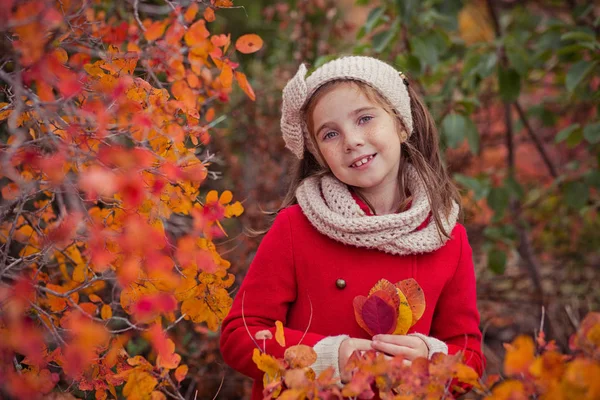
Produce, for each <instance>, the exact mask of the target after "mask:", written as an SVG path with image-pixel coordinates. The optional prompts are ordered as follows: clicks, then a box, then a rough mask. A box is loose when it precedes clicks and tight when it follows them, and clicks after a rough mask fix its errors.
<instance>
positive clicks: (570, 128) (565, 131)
mask: <svg viewBox="0 0 600 400" xmlns="http://www.w3.org/2000/svg"><path fill="white" fill-rule="evenodd" d="M579 128H580V125H579V124H578V123H575V124H573V125H569V126H567V127H566V128H565V129H563V130H561V131H560V132H558V133H557V134H556V136H555V137H554V142H555V143H560V142H562V141H563V140H566V139H567V138H568V137H569V136H571V133H573V132H574V131H575V130H577V129H579Z"/></svg>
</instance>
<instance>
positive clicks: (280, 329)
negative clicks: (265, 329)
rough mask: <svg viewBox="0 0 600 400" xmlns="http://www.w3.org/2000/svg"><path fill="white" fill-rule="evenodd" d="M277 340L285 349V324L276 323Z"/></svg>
mask: <svg viewBox="0 0 600 400" xmlns="http://www.w3.org/2000/svg"><path fill="white" fill-rule="evenodd" d="M275 328H276V329H275V340H277V343H279V345H280V346H281V347H285V336H284V332H283V323H281V321H275Z"/></svg>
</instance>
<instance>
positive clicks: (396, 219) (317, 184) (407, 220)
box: [296, 166, 459, 255]
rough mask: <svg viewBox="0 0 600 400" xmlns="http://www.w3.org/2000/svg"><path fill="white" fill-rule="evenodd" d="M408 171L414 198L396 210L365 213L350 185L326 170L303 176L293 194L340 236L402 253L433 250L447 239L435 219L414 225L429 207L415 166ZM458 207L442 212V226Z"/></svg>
mask: <svg viewBox="0 0 600 400" xmlns="http://www.w3.org/2000/svg"><path fill="white" fill-rule="evenodd" d="M407 173H408V176H407V178H408V179H407V182H408V189H409V190H410V193H411V195H412V203H411V207H410V209H408V210H406V211H404V212H400V213H397V214H388V215H372V216H368V215H366V214H365V212H364V211H363V210H362V209H361V208H360V206H359V205H358V204H357V203H356V201H355V200H354V198H353V197H352V195H351V193H350V190H349V189H348V187H347V186H346V185H345V184H344V183H342V182H340V181H339V180H338V179H336V178H335V177H334V176H333V175H330V174H329V175H324V176H322V177H310V178H307V179H305V180H304V181H303V182H302V183H301V184H300V186H299V187H298V189H297V190H296V198H297V200H298V204H300V207H301V208H302V211H303V212H304V215H306V217H307V218H308V220H309V221H310V222H311V224H312V225H313V226H314V227H315V228H316V229H317V230H318V231H319V232H321V233H322V234H324V235H326V236H328V237H330V238H332V239H334V240H337V241H339V242H342V243H345V244H350V245H354V246H357V247H366V248H370V249H378V250H381V251H384V252H386V253H391V254H400V255H403V254H418V253H426V252H429V251H433V250H436V249H438V248H440V247H442V246H443V245H444V243H445V242H446V241H447V240H448V239H447V238H446V237H445V236H444V235H442V234H441V233H440V232H438V229H437V226H436V224H435V223H434V222H433V221H432V222H430V223H427V224H426V226H425V227H423V228H422V229H419V230H417V228H418V227H419V226H421V224H423V222H425V221H426V220H427V219H428V218H429V216H430V211H431V208H430V206H429V201H428V199H427V193H426V191H425V185H424V184H423V181H422V180H421V178H420V177H419V174H418V173H417V171H416V170H415V169H414V167H412V166H408V171H407ZM458 212H459V207H458V204H456V203H454V204H453V206H452V210H451V212H450V215H448V216H447V217H446V218H443V217H442V225H443V226H444V229H445V230H446V232H451V231H452V229H453V228H454V225H455V224H456V220H457V218H458Z"/></svg>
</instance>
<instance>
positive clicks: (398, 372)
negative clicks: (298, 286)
mask: <svg viewBox="0 0 600 400" xmlns="http://www.w3.org/2000/svg"><path fill="white" fill-rule="evenodd" d="M265 332H268V333H269V335H268V337H262V339H264V340H267V339H273V338H272V336H271V335H270V332H269V331H265ZM276 332H277V334H276V336H278V337H276V338H275V339H276V340H277V341H278V342H279V343H280V344H281V345H285V342H284V340H285V338H283V329H282V328H281V327H280V326H278V327H277V330H276ZM505 347H506V356H505V359H504V371H503V372H504V374H503V375H504V377H501V376H500V375H490V376H488V377H487V378H486V379H485V381H482V380H481V379H480V378H479V376H478V375H477V373H476V372H475V371H474V370H473V369H472V368H470V367H468V366H466V365H465V364H463V363H462V359H461V354H460V353H458V354H454V355H445V354H442V353H436V354H434V355H433V357H432V358H431V359H430V360H427V359H425V358H417V359H416V360H414V361H413V362H412V363H407V362H406V361H405V360H404V359H403V358H402V357H401V356H398V357H394V358H390V357H387V356H385V355H384V354H382V353H377V352H375V351H374V350H372V351H367V352H364V353H362V354H361V353H360V352H358V351H357V352H355V353H353V354H352V355H351V357H350V359H349V360H348V363H347V364H346V370H347V372H349V373H350V374H351V379H350V380H349V381H348V382H346V383H344V384H340V382H339V378H334V377H333V374H334V371H333V368H329V369H327V370H325V371H323V372H322V373H321V374H319V375H318V376H316V374H315V372H314V371H313V370H312V369H311V368H310V366H311V364H312V363H314V361H315V360H316V354H315V353H314V350H312V349H311V348H310V347H308V346H304V345H297V346H292V347H290V348H289V349H288V351H286V353H285V357H284V359H281V360H279V359H276V358H274V357H272V356H270V355H268V354H267V353H266V352H264V350H263V349H258V348H257V349H254V354H253V358H252V359H253V361H254V362H255V363H256V365H257V366H258V368H259V369H260V370H261V371H263V372H265V375H264V398H265V399H271V398H279V399H299V400H301V399H316V398H342V397H345V398H351V399H370V398H374V397H375V396H376V395H378V396H379V398H381V399H430V398H435V399H451V398H454V397H455V396H456V395H459V394H461V393H463V392H464V391H465V389H467V388H469V389H473V390H474V393H475V396H476V397H477V398H485V399H489V400H508V399H529V398H556V399H565V400H566V399H589V400H591V399H596V398H598V395H600V382H598V376H600V314H599V313H589V314H588V315H587V316H586V318H585V319H584V320H583V321H582V323H581V325H580V327H579V329H578V331H577V332H576V333H575V334H573V336H572V337H571V344H570V349H571V354H563V353H561V352H560V351H559V350H558V348H557V346H556V344H555V343H554V342H553V341H549V342H548V341H546V339H545V335H544V333H543V331H542V332H540V334H539V335H538V336H537V338H536V340H535V342H534V340H533V338H531V337H530V336H526V335H519V336H518V337H516V338H515V339H514V340H513V341H512V343H510V344H508V343H507V344H505ZM265 348H266V347H265Z"/></svg>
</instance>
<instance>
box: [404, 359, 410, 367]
mask: <svg viewBox="0 0 600 400" xmlns="http://www.w3.org/2000/svg"><path fill="white" fill-rule="evenodd" d="M402 364H403V365H406V366H407V367H410V366H411V365H412V361H409V360H402Z"/></svg>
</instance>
